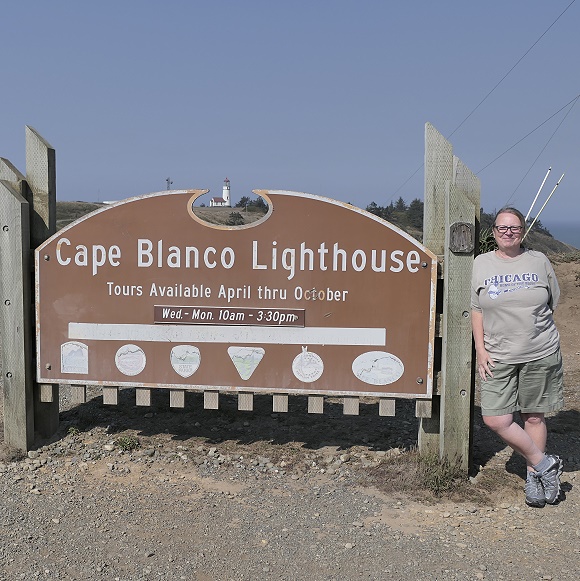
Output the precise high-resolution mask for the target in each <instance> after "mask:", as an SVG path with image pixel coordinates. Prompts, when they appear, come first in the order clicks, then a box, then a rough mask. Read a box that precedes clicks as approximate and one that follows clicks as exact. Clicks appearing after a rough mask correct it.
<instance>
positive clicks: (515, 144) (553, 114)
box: [475, 93, 580, 175]
mask: <svg viewBox="0 0 580 581" xmlns="http://www.w3.org/2000/svg"><path fill="white" fill-rule="evenodd" d="M578 99H580V93H579V94H578V95H576V96H575V97H574V98H573V99H572V100H571V101H568V102H567V103H566V104H565V105H564V106H563V107H561V108H560V109H558V110H557V111H556V112H555V113H552V115H550V116H549V117H548V118H547V119H546V120H544V121H542V122H541V123H540V124H539V125H538V126H537V127H535V128H534V129H532V130H531V131H530V132H529V133H526V135H524V136H523V137H522V138H521V139H518V141H516V142H515V143H514V144H513V145H512V146H510V147H508V148H507V149H506V150H505V151H504V152H503V153H500V154H499V155H498V156H497V157H496V158H494V159H492V160H491V161H490V162H489V163H488V164H487V165H485V166H483V167H482V168H481V169H480V170H479V171H477V172H475V175H479V174H480V173H481V172H482V171H483V170H485V169H487V168H488V167H489V166H490V165H491V164H492V163H495V162H496V161H497V160H498V159H500V158H501V157H503V156H504V155H505V154H506V153H508V152H509V151H511V150H512V149H513V148H514V147H516V146H517V145H519V144H520V143H521V142H522V141H524V139H527V138H528V137H529V136H530V135H531V134H532V133H534V132H535V131H537V130H538V129H539V128H540V127H542V125H545V124H546V123H547V122H548V121H549V120H550V119H552V118H553V117H555V116H556V115H557V114H558V113H560V111H563V110H564V109H565V108H566V107H568V105H570V104H572V103H574V105H575V104H576V101H578ZM574 105H572V107H574ZM572 107H571V108H570V111H571V110H572ZM570 111H568V113H566V115H565V116H564V119H566V117H567V116H568V114H569V113H570ZM564 119H562V121H561V122H560V125H561V124H562V123H563V122H564ZM560 125H558V127H557V128H556V131H557V130H558V129H559V127H560ZM556 131H554V133H556ZM553 136H554V134H552V137H553ZM550 139H552V138H551V137H550ZM546 145H547V144H546Z"/></svg>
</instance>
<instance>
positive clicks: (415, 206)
mask: <svg viewBox="0 0 580 581" xmlns="http://www.w3.org/2000/svg"><path fill="white" fill-rule="evenodd" d="M407 222H408V224H409V226H412V227H414V228H420V229H422V228H423V201H422V200H420V199H419V198H415V199H414V200H413V201H412V202H411V203H410V204H409V209H408V210H407Z"/></svg>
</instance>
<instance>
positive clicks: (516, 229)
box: [494, 226, 523, 234]
mask: <svg viewBox="0 0 580 581" xmlns="http://www.w3.org/2000/svg"><path fill="white" fill-rule="evenodd" d="M494 228H495V229H496V230H497V231H498V232H499V233H500V234H505V233H506V232H507V231H508V230H509V231H510V232H512V233H513V234H520V233H521V232H522V230H523V227H522V226H494Z"/></svg>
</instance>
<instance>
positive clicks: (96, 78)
mask: <svg viewBox="0 0 580 581" xmlns="http://www.w3.org/2000/svg"><path fill="white" fill-rule="evenodd" d="M570 4H571V0H550V2H546V1H539V0H526V1H524V0H513V1H510V2H505V0H504V1H500V0H488V1H486V2H465V0H463V1H459V0H457V1H456V0H451V1H447V0H446V1H442V2H433V1H432V0H429V1H427V0H423V1H409V2H400V1H399V2H391V1H387V0H384V1H362V0H359V1H356V2H355V1H349V2H347V1H342V0H337V1H330V0H328V1H314V0H310V1H303V0H293V1H292V2H276V1H274V0H268V1H267V0H263V1H254V0H247V1H242V0H238V1H219V0H216V1H213V2H207V1H205V2H199V1H195V0H189V1H187V0H165V1H164V2H153V1H148V0H139V1H136V0H125V1H123V0H116V1H111V0H101V1H99V2H90V3H89V2H79V1H78V0H77V1H64V0H51V1H50V2H46V1H40V0H39V1H30V0H20V1H19V2H5V3H3V6H2V34H1V36H0V43H1V47H2V50H1V53H2V67H1V69H0V70H1V71H2V81H3V83H2V92H1V93H0V95H1V96H0V103H1V105H2V116H1V119H2V125H1V130H0V156H2V157H5V158H8V159H9V160H10V161H12V163H14V164H15V165H16V166H17V167H18V168H19V169H21V170H24V127H25V125H31V126H32V127H34V128H35V129H37V130H38V131H39V133H40V134H41V135H42V136H43V137H44V138H45V139H46V140H47V141H49V142H50V143H51V144H52V145H53V147H54V148H55V149H56V152H57V188H58V189H57V192H58V194H57V195H58V199H60V200H86V201H98V200H100V201H103V200H115V199H122V198H126V197H129V196H134V195H140V194H146V193H150V192H155V191H160V190H164V189H166V181H165V180H166V178H167V177H171V179H172V180H173V186H172V187H173V188H176V189H177V188H209V189H210V190H211V193H212V194H213V195H219V194H220V193H221V187H222V183H223V180H224V178H225V177H228V178H229V179H230V180H231V187H232V198H233V200H234V201H236V200H237V199H239V198H240V197H241V196H243V195H250V192H251V190H253V189H261V188H265V189H288V190H296V191H302V192H309V193H312V194H317V195H322V196H328V197H332V198H336V199H339V200H343V201H348V202H351V203H353V204H356V205H358V206H361V207H365V206H366V205H368V204H369V203H370V202H372V201H374V202H376V203H377V204H379V205H387V204H388V203H389V202H390V201H391V200H393V201H396V199H397V198H398V197H399V196H402V197H403V198H404V199H405V200H407V201H411V200H412V199H413V198H416V197H419V198H422V197H423V169H422V163H423V156H424V125H425V123H426V122H431V123H432V124H433V125H434V126H435V127H436V128H437V129H438V130H439V131H440V132H441V133H442V134H443V135H445V136H447V137H449V139H450V141H451V143H452V144H453V148H454V153H455V154H456V155H457V156H458V157H460V158H461V159H462V160H463V162H464V163H465V164H466V165H467V166H468V167H469V168H470V169H471V170H472V171H474V172H475V173H478V175H479V177H480V179H481V181H482V205H483V207H484V209H485V210H487V211H492V210H493V209H494V208H499V207H501V206H502V205H503V204H504V203H506V202H507V201H510V202H511V203H512V204H515V205H516V206H518V207H520V208H521V209H522V210H523V211H524V212H525V211H527V209H528V208H529V205H530V204H531V202H532V200H533V198H534V196H535V194H536V192H537V190H538V188H539V186H540V183H541V181H542V179H543V178H544V175H545V173H546V171H547V169H548V167H550V166H551V167H552V172H551V174H550V177H549V178H548V181H547V182H546V185H545V186H544V190H543V193H542V194H541V196H540V200H539V202H538V204H541V203H543V201H544V200H545V197H546V196H547V195H548V194H549V192H550V191H551V190H552V188H553V187H554V185H555V184H556V181H557V179H558V178H559V177H560V175H561V174H562V173H565V174H566V175H565V177H564V179H563V180H562V183H561V184H560V186H559V188H558V189H557V190H556V193H555V194H554V197H553V199H552V201H551V202H550V203H549V205H548V206H547V208H546V210H545V211H544V213H543V214H542V218H541V219H542V221H543V222H544V224H547V225H548V226H550V225H551V224H552V223H557V222H568V223H576V224H578V225H579V226H580V218H578V210H579V204H578V201H577V200H578V191H579V189H580V164H579V162H578V161H579V160H578V157H579V153H580V131H579V129H580V127H579V125H580V105H577V106H574V107H571V105H572V103H571V105H569V106H568V107H567V108H565V109H563V110H562V111H561V112H560V113H559V114H557V115H554V117H552V118H551V119H549V118H550V117H551V116H552V115H553V114H554V113H556V112H557V111H559V110H560V109H561V108H562V107H564V105H566V104H567V103H570V102H572V101H573V100H574V99H575V98H576V97H577V96H578V94H580V83H579V75H578V62H579V61H580V58H579V57H580V42H579V40H578V39H579V36H578V25H579V23H580V2H572V5H571V6H569V5H570ZM568 6H569V8H568V10H567V11H566V12H565V14H564V15H563V16H562V17H561V18H560V19H559V20H558V21H557V22H556V23H555V24H554V25H553V26H552V27H551V28H550V29H549V30H547V29H548V28H549V27H550V25H552V23H553V22H554V21H555V20H556V19H557V18H558V16H559V15H560V14H561V13H562V12H563V11H564V10H565V9H566V8H567V7H568ZM546 31H547V32H546ZM544 33H545V34H544ZM543 34H544V36H543V37H542V38H541V39H540V37H541V36H542V35H543ZM538 39H540V40H539V41H538ZM536 41H538V42H537V44H536V45H535V46H533V48H532V49H531V50H530V51H529V53H528V54H527V55H526V56H525V57H524V58H523V59H522V60H521V62H519V64H517V66H516V67H515V68H514V69H513V70H512V71H511V72H510V73H509V74H508V75H507V76H506V77H505V79H504V80H503V81H501V79H502V78H503V77H504V76H505V75H506V73H508V71H510V69H511V68H512V67H513V66H514V65H515V64H516V63H517V62H518V60H519V59H520V58H521V57H522V56H523V55H524V54H525V53H526V51H528V50H529V49H530V48H531V47H532V45H534V43H536ZM500 81H501V83H500V84H499V85H498V86H497V87H496V88H495V90H493V92H492V93H491V95H489V97H488V98H487V99H486V100H485V101H484V102H483V103H482V104H481V105H480V106H479V107H478V108H477V110H476V111H475V112H474V113H473V114H472V115H471V116H470V117H469V118H468V119H467V120H466V121H465V123H463V125H461V127H460V128H459V129H458V130H457V131H455V130H456V128H457V127H458V126H459V125H460V124H461V123H462V121H464V120H465V118H466V117H467V116H468V115H469V114H470V112H472V111H473V109H474V108H476V107H477V105H478V104H479V103H480V102H481V101H482V100H483V99H484V98H485V97H486V95H488V93H489V92H490V91H492V89H493V88H494V87H495V86H496V85H497V84H498V83H499V82H500ZM566 115H567V116H566ZM548 119H549V120H548ZM543 122H545V124H544V125H542V126H541V127H540V128H539V129H537V130H536V131H534V132H533V133H532V135H530V136H529V137H527V138H526V139H524V140H523V141H522V142H521V143H519V144H518V145H517V146H516V147H514V148H513V149H511V150H510V151H509V152H508V153H506V154H505V155H503V156H502V157H501V158H500V159H499V160H497V161H495V162H494V163H492V164H491V165H489V166H488V167H486V166H487V165H488V164H489V163H490V162H492V161H493V160H494V159H495V158H496V157H498V156H500V155H501V154H503V153H504V152H505V151H506V150H508V149H509V148H510V147H511V146H513V145H514V144H515V143H516V142H518V141H519V140H520V139H522V138H523V137H524V136H525V135H526V134H528V133H530V132H531V131H533V130H534V129H536V128H537V127H538V126H539V125H540V124H542V123H543ZM558 126H559V127H558ZM454 131H455V132H454ZM542 150H543V151H542ZM538 156H539V157H538ZM482 168H485V169H483V171H481V172H480V170H482ZM417 170H419V171H417ZM415 172H416V173H415ZM413 174H414V175H413ZM411 176H413V177H411ZM538 209H539V208H538Z"/></svg>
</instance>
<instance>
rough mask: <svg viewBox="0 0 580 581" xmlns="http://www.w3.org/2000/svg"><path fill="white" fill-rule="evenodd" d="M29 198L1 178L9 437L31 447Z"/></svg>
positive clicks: (2, 329)
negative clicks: (26, 198)
mask: <svg viewBox="0 0 580 581" xmlns="http://www.w3.org/2000/svg"><path fill="white" fill-rule="evenodd" d="M28 211H29V206H28V202H27V201H26V200H25V199H24V198H23V197H22V196H21V195H20V193H19V192H17V191H16V190H15V189H14V188H13V187H12V185H11V183H9V182H6V181H0V268H1V269H2V270H1V272H0V301H1V302H0V309H1V316H0V337H1V343H2V344H1V347H2V375H3V379H4V390H3V397H4V441H5V443H6V444H8V445H9V446H13V447H15V448H18V449H19V450H24V451H28V450H30V449H31V447H32V445H33V443H34V400H33V381H34V369H33V365H34V363H33V357H32V350H33V335H32V320H31V316H32V313H31V304H32V298H31V290H32V287H31V280H30V279H31V276H30V275H31V266H30V242H29V240H30V233H29V216H28Z"/></svg>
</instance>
